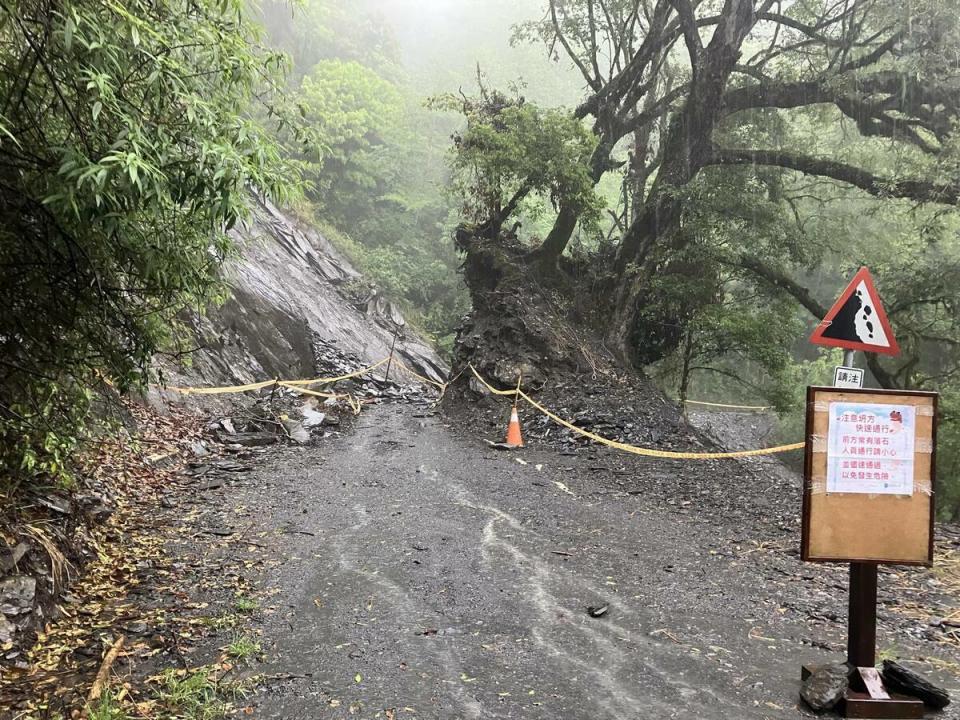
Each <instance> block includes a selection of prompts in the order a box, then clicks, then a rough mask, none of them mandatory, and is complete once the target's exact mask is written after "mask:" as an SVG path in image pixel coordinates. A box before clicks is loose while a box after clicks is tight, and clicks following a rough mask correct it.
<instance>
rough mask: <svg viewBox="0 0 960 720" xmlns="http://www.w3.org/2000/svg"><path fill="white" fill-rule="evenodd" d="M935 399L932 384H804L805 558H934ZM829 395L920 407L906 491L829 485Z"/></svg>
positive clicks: (923, 561) (908, 561) (909, 561)
mask: <svg viewBox="0 0 960 720" xmlns="http://www.w3.org/2000/svg"><path fill="white" fill-rule="evenodd" d="M937 400H938V395H937V393H933V392H921V391H911V390H897V391H893V390H873V389H853V388H833V387H808V388H807V417H806V449H805V452H804V473H803V474H804V490H803V526H802V543H801V552H800V557H801V559H802V560H805V561H808V562H853V563H875V564H886V565H922V566H926V567H929V566H930V565H932V564H933V522H934V515H935V502H934V499H935V487H936V459H937V458H936V452H937ZM830 402H854V403H865V404H880V405H885V404H888V405H901V406H902V405H913V406H915V407H917V408H918V410H917V411H916V417H915V423H916V424H915V441H914V442H915V447H914V456H913V492H912V494H911V495H909V496H908V495H892V494H874V495H868V494H861V493H845V492H830V493H828V492H827V490H826V476H827V463H828V454H827V439H828V436H829V428H830V422H831V418H830V413H829V403H830ZM825 405H826V407H824V406H825ZM920 408H923V410H920ZM861 467H863V466H862V465H861Z"/></svg>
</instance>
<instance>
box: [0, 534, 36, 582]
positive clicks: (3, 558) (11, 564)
mask: <svg viewBox="0 0 960 720" xmlns="http://www.w3.org/2000/svg"><path fill="white" fill-rule="evenodd" d="M28 552H30V546H29V545H28V544H27V543H25V542H22V543H19V544H18V545H17V546H16V547H15V548H13V550H10V549H9V548H4V549H3V550H0V574H3V575H6V574H7V573H8V572H10V571H11V570H14V569H15V568H16V567H17V563H19V562H20V561H21V560H22V559H23V557H24V556H25V555H26V554H27V553H28Z"/></svg>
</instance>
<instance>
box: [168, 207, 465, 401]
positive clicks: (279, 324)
mask: <svg viewBox="0 0 960 720" xmlns="http://www.w3.org/2000/svg"><path fill="white" fill-rule="evenodd" d="M254 204H255V209H254V213H253V217H252V218H251V219H250V221H249V222H248V223H247V224H246V225H244V226H243V227H239V226H238V227H237V228H236V229H235V230H234V231H233V237H234V240H235V241H236V243H237V245H238V248H239V251H240V252H239V257H238V258H236V259H235V260H232V261H230V262H229V263H228V266H227V268H226V271H225V272H226V276H227V279H228V282H229V285H230V287H231V292H230V298H229V300H227V302H226V303H224V305H223V306H221V307H219V308H211V309H210V310H209V311H208V312H207V313H206V314H205V315H204V316H202V317H200V316H194V317H192V318H189V321H190V322H191V324H192V326H193V328H194V330H195V333H196V335H197V340H198V344H199V346H200V347H201V350H199V351H198V352H195V353H192V354H191V363H190V366H189V368H186V369H184V368H174V367H168V366H164V367H163V372H164V373H165V376H166V380H167V382H168V383H169V384H199V383H203V384H235V383H236V384H240V383H248V382H256V381H261V380H269V379H270V378H274V377H278V376H279V377H282V378H284V379H292V378H294V377H296V378H307V377H314V376H316V375H325V374H326V373H327V372H328V371H335V370H336V369H337V368H332V367H331V368H328V367H325V365H326V363H325V362H324V359H325V358H326V357H329V356H331V353H332V354H333V355H335V356H338V357H341V358H342V357H344V356H350V357H355V358H359V359H360V360H361V361H363V362H365V363H366V364H371V365H372V364H373V363H375V362H377V361H379V360H381V359H383V358H385V357H387V356H388V355H389V354H390V348H391V345H392V343H393V339H394V334H395V333H398V334H399V335H398V339H397V343H396V353H397V356H398V358H399V359H400V360H401V362H403V363H404V364H405V365H407V366H409V367H410V368H412V369H413V370H415V371H417V372H419V373H420V374H421V375H424V376H425V377H429V378H431V379H433V380H437V381H442V380H444V379H445V378H446V375H447V370H448V369H447V367H446V365H445V364H444V362H443V361H442V360H441V359H440V358H439V357H438V356H437V354H436V353H435V352H434V351H433V349H432V348H431V347H430V345H429V344H428V343H427V342H426V341H425V340H424V339H423V338H421V337H420V336H419V335H418V334H417V333H416V332H415V331H413V330H412V329H411V328H410V327H409V326H408V325H407V323H406V321H405V320H404V318H403V315H402V314H401V313H400V311H399V310H398V309H397V307H396V306H395V305H394V304H393V303H392V302H390V301H389V300H387V299H386V298H384V297H383V296H382V295H381V294H380V293H379V291H377V290H376V288H373V287H372V286H371V285H370V284H369V283H366V282H365V281H364V280H363V278H362V276H361V275H360V273H359V272H358V271H357V270H356V269H355V268H353V266H352V265H351V264H350V262H349V261H348V260H347V259H346V258H345V257H344V256H343V255H342V254H341V253H340V252H338V251H337V249H336V248H334V247H333V246H332V245H331V244H330V242H329V241H328V240H327V239H326V238H325V237H324V236H323V235H321V234H320V233H319V232H317V231H316V230H315V229H314V228H312V227H310V226H309V225H307V224H306V223H303V222H301V221H299V220H298V219H297V218H295V217H294V216H293V214H291V213H286V212H283V211H281V210H280V209H278V208H277V207H275V206H274V205H272V204H271V203H269V202H266V201H264V200H260V199H256V200H254ZM354 369H356V368H355V367H352V368H350V370H354ZM334 374H338V373H336V372H334Z"/></svg>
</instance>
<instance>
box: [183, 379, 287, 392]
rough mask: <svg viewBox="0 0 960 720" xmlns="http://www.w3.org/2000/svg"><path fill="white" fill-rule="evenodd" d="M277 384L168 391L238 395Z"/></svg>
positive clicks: (269, 382)
mask: <svg viewBox="0 0 960 720" xmlns="http://www.w3.org/2000/svg"><path fill="white" fill-rule="evenodd" d="M276 384H277V381H276V380H265V381H264V382H258V383H250V384H249V385H228V386H224V387H209V388H192V387H188V388H182V387H172V388H167V389H168V390H173V391H174V392H178V393H181V394H183V395H222V394H226V393H238V392H248V391H250V390H261V389H263V388H265V387H270V386H271V385H276Z"/></svg>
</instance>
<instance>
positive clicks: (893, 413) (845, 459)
mask: <svg viewBox="0 0 960 720" xmlns="http://www.w3.org/2000/svg"><path fill="white" fill-rule="evenodd" d="M916 430H917V424H916V408H915V407H914V406H913V405H873V404H868V403H855V402H832V403H830V430H829V438H828V440H827V492H828V493H868V494H871V495H874V494H878V495H879V494H883V495H913V453H914V439H915V437H916Z"/></svg>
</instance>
